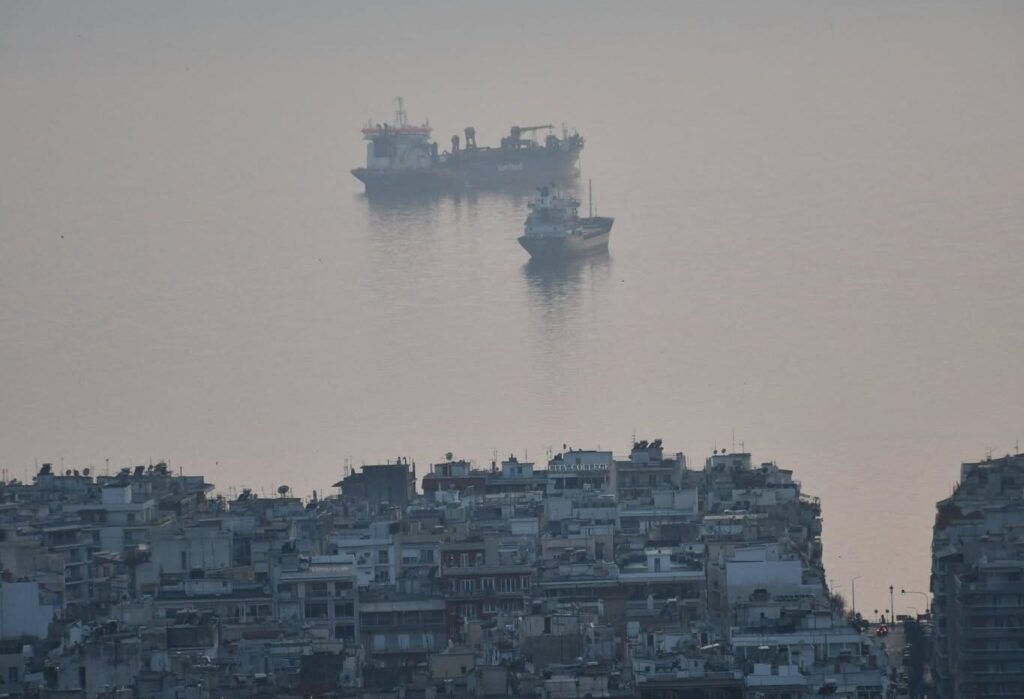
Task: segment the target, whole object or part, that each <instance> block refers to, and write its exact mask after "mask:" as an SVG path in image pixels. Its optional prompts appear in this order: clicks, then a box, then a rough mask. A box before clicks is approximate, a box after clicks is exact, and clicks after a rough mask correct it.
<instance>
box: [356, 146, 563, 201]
mask: <svg viewBox="0 0 1024 699" xmlns="http://www.w3.org/2000/svg"><path fill="white" fill-rule="evenodd" d="M578 159H579V150H577V149H573V150H556V149H547V148H537V149H530V150H518V151H517V150H511V149H509V150H505V149H500V148H494V149H479V150H477V151H475V152H467V153H463V154H460V157H449V159H448V160H447V161H446V162H444V163H438V164H436V165H432V166H429V167H424V168H417V169H377V168H374V169H370V168H365V167H361V168H356V169H355V170H352V175H353V176H355V177H356V178H357V179H358V180H359V181H360V182H362V183H363V184H364V185H365V187H366V193H367V194H373V193H378V192H380V193H383V192H418V191H431V192H443V191H452V190H460V189H496V188H501V187H505V186H518V187H535V186H539V185H542V184H549V183H551V182H568V181H571V180H573V179H575V178H577V177H578V176H579V171H578V170H577V168H576V163H577V160H578Z"/></svg>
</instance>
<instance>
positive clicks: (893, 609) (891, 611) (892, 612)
mask: <svg viewBox="0 0 1024 699" xmlns="http://www.w3.org/2000/svg"><path fill="white" fill-rule="evenodd" d="M893 592H894V588H893V586H892V585H890V586H889V614H890V616H891V617H892V618H891V619H889V623H890V624H895V623H896V603H895V601H894V600H895V597H893Z"/></svg>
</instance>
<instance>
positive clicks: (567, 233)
mask: <svg viewBox="0 0 1024 699" xmlns="http://www.w3.org/2000/svg"><path fill="white" fill-rule="evenodd" d="M593 201H594V198H593V190H592V189H591V196H590V204H589V206H588V209H589V210H588V215H587V217H586V218H580V215H579V208H580V202H579V201H578V200H577V199H574V198H572V197H570V196H565V195H563V194H562V193H561V192H560V191H559V190H558V188H557V187H555V186H554V185H551V186H548V187H541V188H539V189H538V190H537V196H536V197H535V198H534V200H533V201H531V202H530V214H529V215H528V216H527V217H526V224H525V226H524V229H525V230H524V233H523V235H522V236H521V237H520V238H519V244H520V245H522V246H523V247H524V248H525V249H526V251H527V252H528V253H530V257H533V258H534V259H559V258H565V257H575V256H578V255H586V254H588V253H592V252H599V251H602V250H607V249H608V239H609V238H610V237H611V234H612V224H613V223H615V219H614V218H611V217H608V216H594V215H593V213H594V205H593Z"/></svg>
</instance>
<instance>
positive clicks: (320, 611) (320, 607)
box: [305, 602, 327, 619]
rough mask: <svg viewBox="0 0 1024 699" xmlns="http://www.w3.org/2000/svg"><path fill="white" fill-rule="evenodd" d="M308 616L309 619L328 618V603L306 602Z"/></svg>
mask: <svg viewBox="0 0 1024 699" xmlns="http://www.w3.org/2000/svg"><path fill="white" fill-rule="evenodd" d="M305 612H306V618H307V619H326V618H327V603H326V602H306V609H305Z"/></svg>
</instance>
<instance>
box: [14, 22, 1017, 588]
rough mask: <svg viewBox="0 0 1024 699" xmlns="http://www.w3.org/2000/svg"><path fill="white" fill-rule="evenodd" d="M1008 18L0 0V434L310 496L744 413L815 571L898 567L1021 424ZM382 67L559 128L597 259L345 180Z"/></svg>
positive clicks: (439, 125) (401, 89) (449, 204)
mask: <svg viewBox="0 0 1024 699" xmlns="http://www.w3.org/2000/svg"><path fill="white" fill-rule="evenodd" d="M1022 36H1024V5H1021V4H1020V3H1016V2H1006V3H989V2H982V3H973V2H972V3H930V2H929V3H890V2H877V3H823V2H784V3H761V2H750V3H717V2H716V3H630V4H628V5H627V4H624V3H593V2H578V3H554V4H550V3H547V2H532V3H517V4H511V3H500V4H499V3H468V2H467V3H419V2H417V3H360V4H354V3H353V4H339V3H333V2H331V3H254V2H244V3H242V2H237V3H224V2H218V3H209V2H194V3H163V4H159V3H132V2H123V3H104V2H92V3H12V2H4V3H2V4H0V94H2V95H3V107H2V109H0V163H2V165H0V236H2V237H0V241H2V248H0V299H2V301H0V338H2V340H0V466H2V467H3V468H6V469H8V470H9V473H10V474H11V475H14V476H18V477H23V476H25V475H28V476H31V474H32V472H33V470H34V464H35V462H36V460H37V459H38V460H40V461H53V462H55V463H59V461H60V459H61V458H63V459H65V461H66V463H67V464H68V465H75V466H79V465H86V464H91V465H93V466H94V467H97V466H103V465H104V464H105V460H106V459H108V458H109V459H110V462H111V464H112V465H113V466H116V467H120V466H122V465H126V464H128V463H131V462H148V461H149V460H151V459H160V458H168V459H171V461H172V464H173V465H175V466H181V467H183V468H184V469H186V470H190V471H194V472H203V473H206V474H208V476H209V478H210V480H212V481H214V482H215V483H217V484H218V485H220V486H222V487H225V488H227V487H230V486H235V485H242V484H248V485H256V486H257V487H262V488H266V489H267V490H268V492H269V491H270V490H271V488H273V487H276V485H277V484H279V483H281V482H282V481H286V482H288V483H289V484H291V485H292V486H294V487H295V488H296V489H297V490H300V491H302V492H309V491H310V490H312V489H314V488H317V489H319V490H321V491H322V490H323V489H325V488H327V487H328V486H329V485H330V484H331V483H333V482H334V481H335V480H337V477H338V476H339V475H340V473H341V471H342V468H343V465H344V463H345V462H346V460H351V461H352V462H353V463H356V464H358V463H360V462H363V461H368V462H372V461H376V460H383V459H385V458H394V457H396V456H398V455H406V456H409V457H411V458H415V459H416V460H417V461H418V463H419V465H420V470H421V472H422V470H423V469H424V468H425V467H426V464H427V463H428V462H429V461H431V460H437V459H438V458H440V456H441V455H442V454H443V453H444V452H445V451H447V450H454V451H456V452H457V453H458V454H460V455H463V456H466V457H467V458H474V459H477V460H479V461H481V462H484V461H486V460H488V459H490V458H491V455H492V453H493V452H494V450H498V451H499V452H501V453H504V452H508V451H513V450H514V451H518V452H519V453H520V455H522V453H523V451H524V450H527V449H528V450H529V454H530V456H531V457H538V458H542V457H543V454H544V452H545V450H546V449H547V448H548V447H552V446H554V447H558V446H560V445H561V444H562V443H563V442H568V443H570V444H575V445H576V446H579V447H589V446H595V445H597V444H601V445H602V446H605V447H607V448H614V449H615V450H616V451H617V452H623V451H626V450H627V449H628V443H629V438H630V436H631V435H632V434H633V432H634V431H636V432H637V433H638V434H639V436H649V437H654V436H661V437H664V438H665V439H666V442H667V444H668V446H669V448H672V449H683V450H685V451H686V452H687V453H688V454H689V455H690V458H691V463H696V464H700V463H701V462H702V461H703V458H704V457H705V456H706V455H707V454H708V453H710V451H711V449H712V448H714V447H716V446H717V447H722V446H729V445H731V441H732V435H733V431H734V430H735V433H736V435H737V439H738V440H741V441H743V443H744V444H745V446H746V448H748V449H750V450H752V451H753V452H754V458H755V459H761V460H766V459H776V460H778V461H779V463H780V464H781V465H783V466H785V467H788V468H793V469H794V471H795V473H796V477H797V478H800V479H801V480H802V481H803V482H804V486H805V488H806V489H807V490H809V491H811V492H813V493H814V494H818V495H821V496H822V498H823V501H824V508H825V511H824V517H825V546H826V560H827V564H828V572H829V575H830V576H834V577H836V579H837V580H838V581H839V583H840V584H841V585H843V586H844V588H845V583H844V582H843V581H848V580H849V578H850V577H852V576H853V575H856V574H860V573H862V572H864V571H868V574H869V575H870V576H873V577H869V578H868V579H865V581H864V582H863V583H861V584H862V585H863V586H864V590H863V592H862V590H861V589H860V587H859V588H858V598H859V599H860V598H861V594H863V595H864V598H863V599H864V600H867V602H865V603H866V604H871V603H874V604H876V605H878V604H880V603H881V602H882V601H883V598H884V596H885V595H883V594H882V591H883V590H884V589H885V588H887V586H888V584H889V583H890V582H893V581H895V582H896V583H897V587H900V586H906V587H911V586H914V587H917V588H918V589H923V587H922V586H923V585H926V584H927V583H926V575H927V565H928V556H929V551H928V543H929V539H930V525H931V518H932V515H933V512H934V509H933V508H934V502H935V500H936V499H937V498H940V497H943V496H945V495H946V494H948V492H949V488H950V485H951V484H952V482H953V481H954V480H955V478H956V475H957V472H958V468H957V465H958V463H959V462H960V461H961V460H966V459H973V458H979V457H982V456H984V454H985V452H986V450H987V449H990V448H991V449H993V450H994V451H995V452H996V453H1003V452H1006V451H1012V450H1013V448H1014V442H1015V440H1018V439H1022V440H1024V428H1022V424H1024V420H1022V418H1024V398H1022V396H1024V362H1021V360H1020V348H1021V346H1022V344H1024V342H1022V341H1024V327H1022V323H1024V293H1022V289H1024V283H1022V281H1021V273H1020V261H1021V257H1022V252H1024V243H1022V233H1024V231H1022V225H1024V204H1022V197H1021V192H1022V190H1024V186H1022V185H1024V139H1022V135H1021V126H1020V125H1021V124H1022V123H1024V93H1022V87H1024V86H1022V77H1021V76H1024V42H1022V41H1021V37H1022ZM396 95H403V96H404V97H405V100H406V106H407V109H408V111H409V114H410V118H412V119H413V120H414V121H420V120H422V119H424V118H427V117H429V119H430V122H431V124H432V125H434V126H435V128H436V129H437V131H436V134H435V135H436V137H437V139H438V141H439V142H440V143H441V144H442V146H443V145H445V144H447V141H448V137H449V136H450V135H451V134H452V133H456V132H459V131H461V129H462V128H463V127H465V126H467V125H470V124H472V125H474V126H475V127H476V128H477V134H478V140H479V141H480V142H481V143H496V142H497V140H498V139H499V138H500V136H501V135H503V134H504V133H505V132H506V131H507V129H508V127H509V126H510V125H512V124H523V125H525V124H527V123H538V122H539V123H545V122H548V121H553V122H555V123H561V122H562V121H566V122H568V123H569V124H571V125H572V126H574V127H577V128H579V129H580V130H581V132H582V133H583V134H584V136H585V137H586V138H587V146H586V149H585V151H584V154H583V159H582V163H583V169H584V175H585V176H586V177H592V178H593V179H594V185H595V191H596V192H597V195H598V200H599V207H600V209H601V210H602V212H604V213H608V214H610V215H614V216H615V217H616V219H617V222H616V228H615V231H614V233H613V237H612V246H611V247H612V251H611V256H610V258H608V259H605V260H600V261H595V262H590V263H586V264H583V265H579V266H575V267H573V268H571V269H569V270H566V271H565V272H564V273H561V274H556V275H545V274H538V273H537V272H536V271H533V270H531V269H529V268H525V267H524V266H523V263H524V254H523V252H522V250H520V249H519V248H518V246H517V245H516V244H515V236H516V235H517V233H518V230H519V228H520V226H521V221H522V217H523V216H524V215H525V209H524V204H525V203H524V202H523V201H522V200H521V199H518V198H515V197H504V198H503V197H491V196H487V197H485V196H481V197H460V198H441V199H440V200H431V201H427V202H413V203H411V204H408V205H402V206H381V205H374V204H372V203H371V202H367V201H366V200H365V199H364V198H363V197H362V196H361V195H360V194H359V192H360V187H359V183H358V182H357V181H356V180H355V179H354V178H352V177H351V176H350V175H349V173H348V171H349V169H350V168H352V167H355V166H357V165H359V164H361V161H362V159H363V157H364V155H363V154H364V144H363V142H362V141H361V140H360V137H359V133H358V129H359V128H360V127H361V125H362V124H363V123H364V122H365V120H367V119H370V118H372V119H374V120H378V121H379V120H383V119H385V118H388V117H389V115H390V112H391V108H392V98H393V97H394V96H396ZM737 446H739V445H737ZM882 542H885V545H883V544H882ZM907 581H909V582H907Z"/></svg>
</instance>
